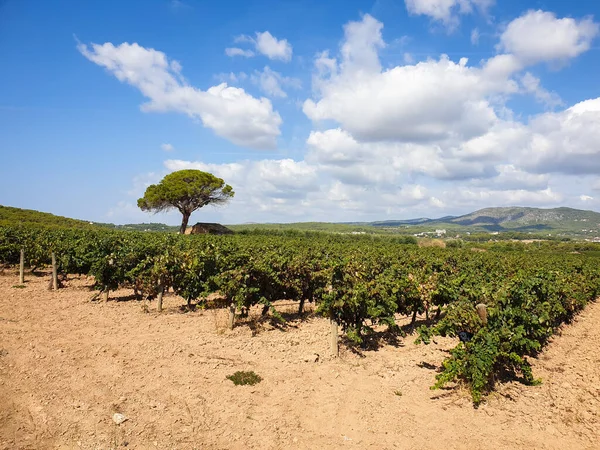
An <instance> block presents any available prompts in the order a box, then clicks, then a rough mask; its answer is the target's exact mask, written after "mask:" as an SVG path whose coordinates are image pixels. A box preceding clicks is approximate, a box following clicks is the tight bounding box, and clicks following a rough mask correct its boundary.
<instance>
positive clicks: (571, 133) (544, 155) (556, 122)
mask: <svg viewBox="0 0 600 450" xmlns="http://www.w3.org/2000/svg"><path fill="white" fill-rule="evenodd" d="M529 130H530V137H529V141H528V143H527V145H526V146H525V148H524V149H523V150H522V153H521V157H520V159H519V162H520V163H521V164H522V167H524V168H526V169H528V170H530V171H535V172H538V173H544V172H558V173H565V174H597V173H599V172H600V147H599V146H598V142H600V98H596V99H591V100H586V101H583V102H580V103H577V104H576V105H574V106H572V107H570V108H567V109H566V110H564V111H561V112H556V113H545V114H541V115H539V116H536V117H535V118H533V120H531V122H530V124H529Z"/></svg>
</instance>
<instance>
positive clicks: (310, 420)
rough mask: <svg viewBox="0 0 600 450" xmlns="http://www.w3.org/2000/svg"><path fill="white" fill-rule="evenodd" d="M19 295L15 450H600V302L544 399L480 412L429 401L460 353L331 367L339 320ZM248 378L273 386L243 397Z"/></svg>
mask: <svg viewBox="0 0 600 450" xmlns="http://www.w3.org/2000/svg"><path fill="white" fill-rule="evenodd" d="M17 282H18V277H17V276H16V275H14V273H13V272H12V271H10V272H8V271H7V272H5V274H4V275H3V276H0V448H2V449H45V448H69V449H71V448H75V449H79V448H81V449H108V448H141V449H146V448H149V449H153V448H159V449H193V448H198V449H200V448H201V449H221V448H222V449H229V448H232V449H245V448H257V449H279V448H286V449H287V448H300V449H308V448H310V449H337V448H360V449H363V448H372V449H392V448H393V449H439V448H444V449H465V448H468V449H519V448H527V449H533V448H535V449H567V448H568V449H600V351H599V350H598V348H599V347H600V304H598V303H596V304H592V305H590V306H589V307H588V308H587V309H586V311H585V312H584V313H582V314H581V315H580V316H579V317H578V318H577V320H576V321H575V322H574V323H573V324H570V325H568V326H565V327H564V328H563V330H562V333H561V335H560V336H557V337H556V338H555V339H554V342H552V343H551V344H550V345H549V346H548V348H547V349H546V350H545V351H544V352H543V354H542V355H541V356H540V357H539V358H538V359H536V360H534V361H533V365H534V374H535V375H536V376H538V377H541V378H542V380H543V384H542V385H540V386H535V387H528V386H523V385H521V384H519V383H517V382H509V383H506V384H503V385H501V386H499V389H498V392H497V393H495V394H493V395H492V396H490V397H489V398H488V400H487V402H486V403H485V404H483V405H482V406H480V407H479V408H478V409H475V408H473V406H472V404H471V402H470V399H469V395H468V393H467V392H466V390H465V389H461V388H460V387H457V388H456V389H451V390H436V391H432V390H430V389H429V387H430V386H431V385H432V384H433V382H434V377H435V374H436V369H438V368H439V367H440V363H441V362H442V360H443V359H444V357H445V356H446V355H447V353H446V351H447V349H449V348H451V347H452V346H453V345H454V344H455V343H456V342H455V341H453V340H452V339H439V340H437V344H432V345H429V346H425V345H415V344H414V343H413V342H414V336H408V337H406V338H404V339H400V341H399V342H397V343H395V344H393V345H392V344H383V345H382V346H381V347H380V348H378V349H377V350H369V351H364V352H362V354H357V353H355V352H353V351H351V350H350V349H348V348H347V347H345V346H342V348H341V353H340V357H339V358H332V357H330V356H329V347H328V346H329V339H328V335H329V324H328V322H327V321H326V320H324V319H322V318H318V317H315V316H313V315H311V314H307V315H306V316H305V317H304V318H298V317H297V316H295V315H294V314H292V313H291V312H292V311H294V310H295V309H296V305H293V304H286V303H285V302H283V303H282V304H281V305H278V309H279V310H281V311H282V312H284V313H286V314H287V317H288V318H289V319H290V320H289V322H288V323H287V325H286V326H284V327H278V326H275V325H274V324H273V323H271V322H269V321H260V320H258V319H256V318H253V317H251V318H250V319H249V320H245V321H242V323H240V324H239V325H238V326H237V327H236V328H235V329H234V330H233V331H228V330H226V329H225V328H226V323H227V312H226V311H225V310H204V311H195V312H187V313H183V312H182V311H181V310H180V305H182V304H183V303H184V302H183V301H182V299H180V298H178V297H175V296H172V295H167V296H166V298H165V311H163V313H161V314H158V313H157V312H156V302H155V301H153V302H145V301H136V300H131V291H127V290H123V291H119V292H117V293H116V294H111V295H113V298H115V297H120V299H121V301H116V300H111V301H109V302H107V303H103V302H90V301H89V298H90V296H91V292H90V290H89V288H90V286H91V284H92V280H90V279H87V278H86V277H80V278H79V277H71V278H70V279H69V281H67V283H66V288H65V289H61V290H59V291H57V292H53V291H48V290H47V286H48V276H44V277H39V278H36V277H34V276H32V275H28V276H27V282H26V284H25V286H26V287H25V288H22V289H20V288H16V287H13V286H14V285H16V284H17ZM127 299H130V300H127ZM258 314H259V311H258V310H257V311H252V314H251V316H252V315H258ZM238 370H253V371H255V372H256V373H257V374H259V375H260V376H261V377H262V379H263V380H262V382H261V383H259V384H257V385H255V386H235V385H234V384H233V383H232V382H231V381H230V380H228V379H227V378H226V377H227V376H228V375H231V374H232V373H234V372H235V371H238ZM115 412H119V413H122V414H124V415H125V416H126V417H127V418H128V420H127V421H125V422H124V423H122V424H121V425H116V424H115V423H114V422H113V419H112V416H113V414H114V413H115Z"/></svg>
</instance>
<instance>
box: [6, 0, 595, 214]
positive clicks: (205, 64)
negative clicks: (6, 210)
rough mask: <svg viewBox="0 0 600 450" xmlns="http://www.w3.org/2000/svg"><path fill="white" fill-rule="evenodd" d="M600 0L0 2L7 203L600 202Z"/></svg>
mask: <svg viewBox="0 0 600 450" xmlns="http://www.w3.org/2000/svg"><path fill="white" fill-rule="evenodd" d="M599 50H600V2H597V1H595V0H589V1H586V0H579V1H576V2H566V1H563V0H540V1H535V0H525V1H523V0H518V1H517V0H496V1H495V0H376V1H355V0H331V1H327V2H325V1H318V0H294V1H291V0H272V1H271V0H260V1H259V0H244V1H233V0H232V1H225V2H213V1H205V0H144V1H142V0H139V1H133V0H130V1H120V0H119V1H117V0H103V1H101V2H81V1H79V0H63V1H60V2H42V1H34V0H0V55H1V56H2V58H1V61H2V70H0V152H1V160H0V204H3V205H10V206H18V207H22V208H32V209H38V210H42V211H48V212H52V213H55V214H60V215H66V216H70V217H76V218H83V219H89V220H94V221H102V222H114V223H131V222H141V221H146V222H148V221H163V222H166V223H172V224H176V223H178V221H179V220H180V219H179V215H178V214H175V213H171V214H166V215H149V214H147V213H143V212H141V211H139V210H138V208H137V207H136V199H137V198H138V197H140V196H141V195H142V194H143V192H144V190H145V188H146V187H147V186H148V185H149V184H151V183H156V182H158V181H159V180H160V179H161V178H162V177H163V176H164V175H166V174H167V173H169V172H171V171H174V170H180V169H184V168H195V169H200V170H204V171H209V172H211V173H214V174H216V175H218V176H220V177H222V178H224V179H225V181H226V182H227V183H229V184H231V185H232V186H233V188H234V190H235V191H236V196H235V198H234V200H233V201H232V202H231V203H230V204H228V205H227V206H224V207H219V208H212V207H206V208H203V209H202V210H199V211H198V212H196V213H195V214H194V215H193V216H192V220H193V221H219V222H223V223H245V222H295V221H309V220H311V221H312V220H318V221H358V220H386V219H402V218H404V219H406V218H414V217H423V216H426V217H440V216H445V215H449V214H462V213H467V212H470V211H473V210H475V209H478V208H482V207H488V206H508V205H519V206H539V207H555V206H571V207H574V208H581V209H593V210H596V211H599V210H600V78H599V77H598V74H599V73H600V51H599Z"/></svg>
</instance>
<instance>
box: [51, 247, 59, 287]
mask: <svg viewBox="0 0 600 450" xmlns="http://www.w3.org/2000/svg"><path fill="white" fill-rule="evenodd" d="M57 289H58V268H57V267H56V254H55V253H54V252H52V290H54V291H56V290H57Z"/></svg>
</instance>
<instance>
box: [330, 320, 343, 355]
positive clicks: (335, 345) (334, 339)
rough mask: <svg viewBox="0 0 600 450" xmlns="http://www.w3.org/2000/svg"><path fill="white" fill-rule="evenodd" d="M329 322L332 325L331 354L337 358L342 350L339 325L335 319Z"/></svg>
mask: <svg viewBox="0 0 600 450" xmlns="http://www.w3.org/2000/svg"><path fill="white" fill-rule="evenodd" d="M329 322H330V324H331V340H330V348H331V354H332V355H333V356H334V357H336V358H337V356H338V355H339V354H340V349H339V345H338V324H337V322H336V321H335V320H334V319H330V320H329Z"/></svg>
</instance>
